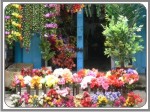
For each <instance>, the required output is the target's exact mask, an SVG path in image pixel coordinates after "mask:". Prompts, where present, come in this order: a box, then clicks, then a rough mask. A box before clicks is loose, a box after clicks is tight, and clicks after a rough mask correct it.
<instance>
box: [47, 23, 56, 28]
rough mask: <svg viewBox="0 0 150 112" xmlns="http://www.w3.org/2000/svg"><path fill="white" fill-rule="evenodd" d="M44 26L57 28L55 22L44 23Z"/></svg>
mask: <svg viewBox="0 0 150 112" xmlns="http://www.w3.org/2000/svg"><path fill="white" fill-rule="evenodd" d="M45 27H46V28H57V27H58V25H57V24H56V23H50V24H46V25H45Z"/></svg>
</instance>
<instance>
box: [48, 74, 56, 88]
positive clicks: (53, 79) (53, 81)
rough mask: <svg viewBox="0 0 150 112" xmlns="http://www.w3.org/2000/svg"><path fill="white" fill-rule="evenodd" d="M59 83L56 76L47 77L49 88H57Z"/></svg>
mask: <svg viewBox="0 0 150 112" xmlns="http://www.w3.org/2000/svg"><path fill="white" fill-rule="evenodd" d="M57 83H58V78H57V77H56V76H54V75H48V76H47V77H46V85H47V86H48V87H52V86H55V85H56V84H57Z"/></svg>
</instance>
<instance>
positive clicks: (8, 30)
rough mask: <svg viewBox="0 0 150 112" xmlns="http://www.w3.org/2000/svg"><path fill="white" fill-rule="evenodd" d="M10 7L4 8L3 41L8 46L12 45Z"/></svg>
mask: <svg viewBox="0 0 150 112" xmlns="http://www.w3.org/2000/svg"><path fill="white" fill-rule="evenodd" d="M10 9H11V5H8V6H7V7H6V8H5V39H6V42H7V43H8V44H9V45H12V43H13V38H11V10H10Z"/></svg>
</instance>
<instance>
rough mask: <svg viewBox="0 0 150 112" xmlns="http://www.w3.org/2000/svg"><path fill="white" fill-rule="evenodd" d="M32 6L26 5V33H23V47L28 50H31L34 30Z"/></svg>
mask: <svg viewBox="0 0 150 112" xmlns="http://www.w3.org/2000/svg"><path fill="white" fill-rule="evenodd" d="M32 7H33V5H32V4H26V5H24V13H23V14H24V15H23V16H24V20H23V22H24V26H23V28H24V32H23V36H24V38H23V47H25V48H26V49H27V50H28V49H29V48H30V44H31V30H32V14H33V12H32Z"/></svg>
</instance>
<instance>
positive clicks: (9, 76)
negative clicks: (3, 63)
mask: <svg viewBox="0 0 150 112" xmlns="http://www.w3.org/2000/svg"><path fill="white" fill-rule="evenodd" d="M22 68H28V69H33V64H25V63H15V64H12V65H10V66H9V67H8V68H7V69H6V70H5V77H4V79H5V87H10V88H11V84H12V81H13V78H14V76H15V75H19V74H20V73H21V69H22Z"/></svg>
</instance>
